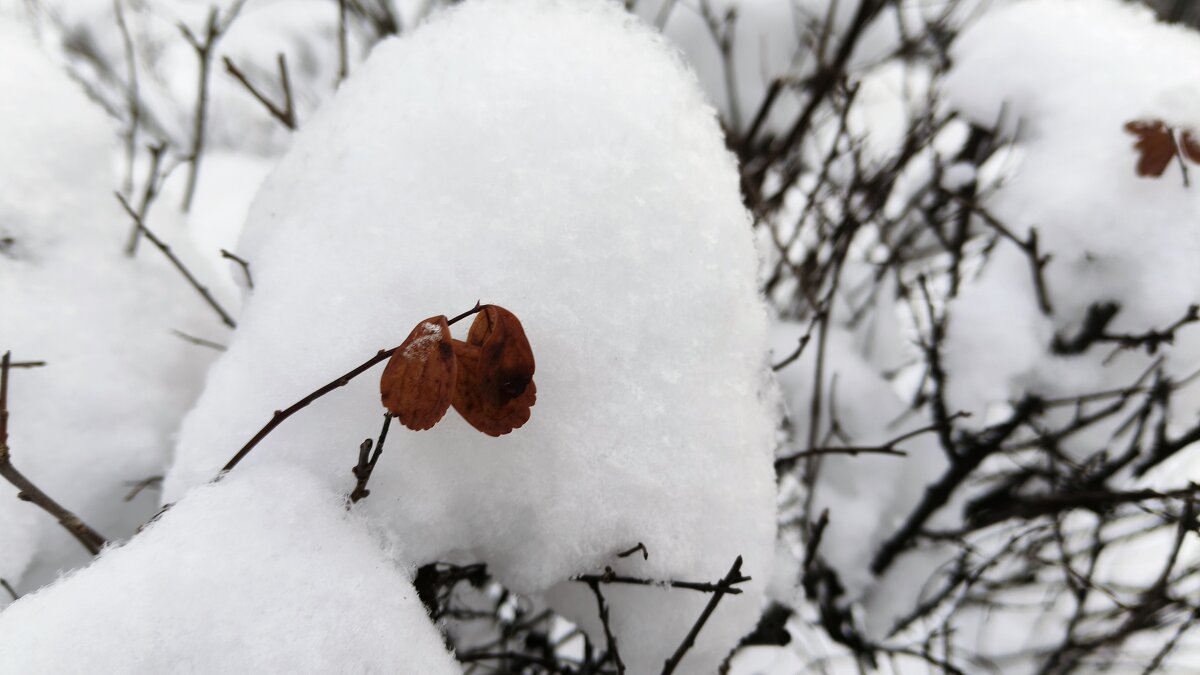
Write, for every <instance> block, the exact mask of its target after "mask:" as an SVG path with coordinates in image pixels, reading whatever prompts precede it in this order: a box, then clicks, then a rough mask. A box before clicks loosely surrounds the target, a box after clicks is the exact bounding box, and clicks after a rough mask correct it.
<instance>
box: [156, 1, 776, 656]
mask: <svg viewBox="0 0 1200 675" xmlns="http://www.w3.org/2000/svg"><path fill="white" fill-rule="evenodd" d="M238 253H239V254H240V255H242V256H243V257H245V258H247V259H249V260H250V261H251V264H252V265H253V266H254V271H255V284H256V286H255V290H254V291H253V293H252V294H251V295H250V296H249V297H248V299H247V304H246V306H245V309H244V314H243V317H242V320H241V323H240V327H239V331H238V333H237V335H236V336H235V338H234V339H233V341H232V343H231V345H230V349H229V351H228V352H227V353H226V354H225V355H224V356H223V357H222V359H221V360H220V361H219V362H218V364H217V365H216V366H215V367H214V369H213V371H212V373H211V377H210V379H209V382H208V386H207V389H206V391H205V393H204V395H203V396H202V398H201V401H200V403H199V404H198V406H197V407H196V409H195V410H194V411H193V412H192V414H191V415H190V416H189V417H188V419H187V420H186V422H185V424H184V428H183V431H182V433H181V438H180V443H179V447H178V458H177V462H176V465H175V466H174V468H173V469H172V471H171V472H170V474H169V475H168V478H167V485H166V494H165V498H166V499H167V500H168V501H171V500H176V499H179V498H180V497H182V496H183V494H184V493H185V492H186V491H187V489H188V488H190V487H192V486H195V485H197V484H200V483H203V482H205V481H207V480H209V479H210V478H211V477H212V476H213V475H214V474H216V472H217V471H218V469H219V468H220V467H221V466H222V464H224V462H225V461H226V460H227V459H228V458H229V457H230V456H231V455H232V454H233V453H234V452H235V451H236V450H237V449H238V448H239V447H241V445H242V444H243V443H244V442H245V441H246V440H247V439H249V438H250V437H251V436H253V435H254V433H255V432H256V431H257V430H258V428H259V427H261V426H262V425H263V424H264V423H265V422H266V421H267V419H268V418H269V416H270V414H271V412H272V411H274V410H277V409H281V408H283V407H285V406H287V405H289V404H291V403H293V402H294V401H296V400H298V399H300V398H301V397H303V396H304V395H305V394H307V393H309V392H311V391H313V390H314V389H316V388H318V387H319V386H321V385H322V384H324V383H326V382H328V381H329V380H331V379H333V378H335V377H337V376H338V375H340V374H341V373H344V372H346V371H348V370H350V369H351V368H352V367H353V366H355V365H357V364H358V363H360V362H362V361H364V360H365V359H367V358H368V357H370V356H371V355H373V354H375V353H376V351H377V350H378V349H380V348H384V347H391V346H394V345H396V344H397V343H398V342H399V341H400V340H401V339H403V337H404V336H405V335H406V334H407V333H408V331H409V330H410V327H411V326H412V325H413V324H414V323H415V322H416V321H419V320H420V319H422V318H424V317H428V316H430V315H436V314H440V313H445V314H447V315H454V314H457V313H458V312H460V311H463V310H465V309H468V308H470V307H471V306H472V305H474V303H475V301H476V300H477V299H482V300H483V301H484V302H493V303H497V304H500V305H503V306H504V307H506V308H508V309H509V310H511V311H513V312H514V313H515V314H516V315H517V316H519V317H520V319H521V321H522V323H523V325H524V327H525V332H526V334H527V335H528V337H529V341H530V343H531V344H532V347H533V352H534V355H535V357H536V359H537V374H536V376H535V380H536V383H537V392H538V394H537V398H538V400H537V404H536V406H535V407H534V408H533V412H532V417H531V418H530V420H529V422H528V423H527V424H526V425H525V426H524V427H522V428H521V429H518V430H515V431H514V432H512V433H511V434H508V435H506V436H503V437H500V438H490V437H488V436H484V435H483V434H480V433H478V432H477V431H475V430H474V429H472V428H470V427H469V426H468V425H467V424H466V423H465V422H464V421H462V419H461V418H459V417H458V416H457V415H448V416H447V418H446V419H445V420H443V421H442V423H441V424H439V425H438V426H437V427H436V428H434V429H432V430H430V431H425V432H420V433H412V432H407V431H405V430H404V429H402V428H400V427H399V426H398V425H393V426H392V430H391V434H390V436H389V437H388V440H387V444H386V449H385V452H384V453H383V456H382V459H381V460H380V462H379V466H378V468H377V469H376V471H375V474H374V477H373V478H372V480H371V491H372V492H371V496H370V497H369V498H368V499H367V500H366V501H365V502H363V503H361V504H360V505H359V507H358V508H359V510H361V511H363V512H364V513H366V514H367V515H368V516H369V518H371V520H372V521H373V522H375V523H377V524H378V525H379V526H380V527H382V528H384V529H385V530H386V531H388V532H390V533H391V536H395V537H396V538H397V539H398V540H399V541H402V542H404V548H405V550H406V551H407V552H408V554H409V556H410V560H411V561H412V562H413V563H416V564H421V563H425V562H429V561H433V560H438V559H446V558H449V557H451V556H455V557H456V558H458V559H463V558H466V559H477V560H480V561H483V562H486V563H487V564H488V565H489V568H490V570H491V571H492V572H494V573H495V574H496V575H497V577H498V578H499V580H500V581H502V582H503V583H505V584H507V585H509V586H510V587H511V588H513V589H514V590H517V591H520V592H526V593H536V592H539V591H544V590H546V589H549V588H550V587H551V586H554V585H555V584H558V583H560V582H566V580H567V579H569V577H571V576H573V575H575V574H579V573H583V572H598V571H601V570H602V569H603V567H604V565H606V564H611V565H613V567H614V568H615V569H617V570H618V571H620V572H622V573H626V574H633V575H638V576H644V577H651V578H676V579H688V580H707V581H715V580H716V579H719V578H720V577H721V576H723V575H724V574H725V572H726V571H727V570H728V568H729V566H730V565H731V563H732V562H733V560H734V558H735V557H736V556H738V555H741V556H743V557H744V559H745V565H744V567H743V572H744V573H745V574H748V575H750V576H752V577H754V578H755V580H754V581H752V582H750V583H748V584H745V585H744V586H745V590H746V592H745V593H743V594H742V595H739V596H736V597H729V598H726V599H725V600H724V601H723V602H722V603H721V605H720V607H719V609H718V610H717V612H716V614H715V615H714V616H713V618H712V620H710V621H709V623H708V624H707V625H706V626H705V628H704V631H703V633H702V634H701V635H700V639H699V643H698V645H697V647H696V649H694V650H693V651H692V652H690V653H689V654H688V656H687V657H686V661H685V667H686V668H687V670H688V671H689V672H705V671H709V670H712V669H714V668H715V667H716V664H717V663H718V662H719V660H720V658H721V657H723V656H724V655H725V653H727V651H728V650H729V649H730V648H731V647H732V646H733V645H734V644H735V642H736V640H737V638H739V637H740V636H741V635H742V634H743V633H744V632H746V631H748V630H749V629H750V628H751V627H752V626H753V624H754V621H755V618H756V617H757V615H758V612H759V610H760V606H759V605H760V602H761V599H762V597H763V592H764V585H765V582H766V579H767V572H768V567H769V565H770V561H771V559H772V557H773V535H774V525H773V523H774V512H775V509H774V481H773V472H772V463H771V455H772V447H773V442H774V434H773V430H774V421H775V420H774V415H773V413H772V410H773V409H774V408H773V405H772V403H771V401H770V397H769V395H768V394H767V393H766V392H767V391H769V387H767V386H766V382H767V379H766V378H767V376H766V374H765V373H766V368H765V367H764V364H765V360H766V316H765V312H764V310H763V307H762V304H761V302H760V300H759V299H758V297H757V294H756V285H755V269H756V260H755V253H754V250H753V243H752V241H751V238H750V235H749V222H748V218H747V215H746V213H745V211H744V210H743V207H742V205H741V201H740V197H739V193H738V178H737V171H736V168H735V164H734V159H733V157H732V156H731V155H730V154H728V153H727V152H726V150H725V149H724V147H723V143H722V139H721V135H720V131H719V128H718V125H717V123H716V120H715V116H714V113H713V111H712V110H711V109H710V108H709V107H708V106H707V105H705V104H704V102H703V99H702V95H701V93H700V91H699V89H698V87H697V85H696V83H695V81H694V77H693V76H692V75H691V73H690V72H689V71H687V70H686V68H685V67H684V66H683V65H682V63H681V62H680V60H679V59H678V57H676V56H675V55H674V54H673V53H672V52H671V51H670V50H669V49H667V48H666V47H664V45H663V43H662V42H661V40H660V39H659V38H657V37H656V36H654V35H653V34H652V33H651V32H650V31H649V30H648V29H646V28H644V27H642V26H641V25H639V24H638V23H637V22H636V20H635V19H633V18H631V17H629V16H627V15H626V14H624V13H623V12H622V11H621V9H620V8H619V7H618V6H616V5H613V4H607V3H600V2H570V1H550V0H520V1H518V2H487V1H483V2H476V3H470V4H467V5H465V6H463V7H461V8H458V9H454V10H450V11H448V12H446V13H445V14H443V15H441V16H440V17H438V18H435V19H433V20H432V21H430V22H429V23H427V24H426V25H425V26H423V27H422V28H420V29H419V30H417V31H416V32H415V33H414V34H413V35H412V36H411V37H408V38H405V39H401V40H396V41H391V42H385V43H383V44H381V45H379V46H378V47H377V48H376V50H375V52H374V53H373V54H372V57H371V58H370V60H369V61H368V62H367V63H366V64H365V65H364V66H363V67H362V68H361V69H360V70H358V71H357V72H356V73H355V75H354V76H353V77H352V78H351V79H350V80H349V81H348V82H347V83H346V84H345V85H344V86H343V87H342V89H341V90H340V91H339V93H338V95H337V97H336V98H335V99H334V100H333V102H332V104H331V105H329V106H328V107H326V108H324V109H323V110H322V111H321V112H320V113H319V114H318V115H317V116H315V117H314V118H313V119H312V120H310V121H309V122H308V123H307V124H306V126H305V127H304V128H303V129H302V130H301V132H300V133H299V134H298V136H297V137H296V141H295V145H294V146H293V148H292V150H291V152H290V153H289V154H288V155H287V156H286V157H285V159H284V160H283V161H282V163H281V164H280V166H279V167H278V168H277V169H276V171H275V173H274V174H273V175H272V176H271V177H270V178H269V179H268V180H267V182H266V184H265V186H264V188H263V190H262V191H261V192H260V194H259V196H258V199H257V200H256V203H255V204H254V206H253V207H252V209H251V212H250V215H249V219H248V223H247V229H246V233H245V235H244V238H243V240H242V244H241V246H240V248H239V251H238ZM468 321H469V319H468ZM452 332H453V333H454V335H455V337H457V338H459V339H462V338H464V337H465V335H466V332H467V323H466V322H464V323H462V324H458V325H456V326H454V327H452ZM379 373H380V370H378V369H376V370H373V371H371V372H370V373H368V374H367V375H366V376H363V377H361V378H359V379H358V380H356V381H354V382H352V383H351V384H350V385H349V386H347V387H345V388H344V389H339V390H337V391H336V392H335V393H333V394H331V395H329V396H327V397H326V398H324V399H322V400H320V401H318V402H317V403H316V404H314V405H312V406H309V407H308V408H307V409H305V410H303V411H302V412H300V413H299V414H298V415H296V416H295V417H293V418H292V419H289V420H288V421H287V422H286V423H284V424H283V426H281V427H280V428H279V429H277V430H276V431H275V432H273V433H272V434H271V435H270V436H268V437H267V439H266V440H265V441H264V442H263V443H262V444H261V445H260V446H258V447H257V448H256V449H255V450H254V452H253V453H252V454H251V455H250V457H249V459H248V460H247V461H246V462H245V464H246V465H248V466H253V465H258V466H278V465H282V464H296V465H303V466H306V467H308V468H309V469H310V470H312V471H313V472H314V473H315V474H316V475H318V476H321V477H322V479H323V480H324V481H326V482H327V484H328V485H329V486H331V487H333V488H336V489H339V490H343V491H348V490H349V488H350V487H351V486H352V484H353V477H352V476H351V474H350V471H349V468H350V467H351V466H352V465H353V464H354V461H355V458H356V456H357V448H358V445H359V443H360V442H361V441H362V439H363V438H365V437H368V436H374V435H376V434H377V433H378V430H379V425H380V421H381V413H382V408H381V406H380V402H379V394H378V380H377V378H378V377H379ZM240 470H242V467H239V468H238V469H237V471H240ZM638 542H643V543H644V544H645V545H646V547H647V548H648V549H649V553H650V557H649V560H642V559H641V558H640V557H630V558H627V559H622V560H618V559H616V557H615V554H616V553H617V552H619V551H622V550H625V549H627V548H629V547H631V546H633V545H635V544H636V543H638ZM606 595H607V596H608V597H609V600H610V604H611V605H612V613H613V628H614V630H615V632H616V634H617V637H618V640H619V644H620V647H621V653H622V656H623V657H624V659H625V662H626V664H627V665H628V666H629V668H630V671H631V672H652V671H656V670H659V669H660V668H661V664H662V662H663V660H664V659H665V658H667V657H668V656H669V655H670V654H671V652H672V651H674V649H675V647H676V646H677V645H678V644H679V642H680V641H681V640H682V639H683V637H684V636H685V634H686V633H687V630H688V628H689V627H690V626H691V624H692V623H693V621H694V620H695V618H696V617H697V616H698V615H699V612H700V610H701V608H702V606H703V605H704V603H705V602H706V601H707V598H706V597H704V596H702V595H701V594H698V593H693V592H680V591H675V592H667V591H662V590H658V589H647V588H625V589H616V588H613V589H612V591H611V592H608V589H606ZM553 598H554V599H553V603H554V605H555V608H556V609H558V610H560V611H562V612H564V613H565V614H567V615H568V617H569V618H572V619H573V620H591V619H594V617H595V615H596V607H595V601H594V598H592V596H591V594H590V593H589V592H588V589H587V588H586V586H582V585H581V584H577V583H572V582H567V584H566V588H559V589H557V590H556V591H555V593H554V594H553ZM593 637H594V638H598V639H599V640H600V642H599V643H601V644H602V641H603V637H602V634H594V635H593Z"/></svg>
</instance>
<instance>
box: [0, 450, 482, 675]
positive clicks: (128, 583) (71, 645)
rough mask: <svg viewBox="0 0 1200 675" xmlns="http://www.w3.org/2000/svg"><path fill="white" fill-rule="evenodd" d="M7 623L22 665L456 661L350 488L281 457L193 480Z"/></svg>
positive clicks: (10, 665)
mask: <svg viewBox="0 0 1200 675" xmlns="http://www.w3.org/2000/svg"><path fill="white" fill-rule="evenodd" d="M0 636H2V637H0V646H3V652H4V659H2V660H0V672H3V673H14V674H16V673H187V672H203V673H234V672H280V673H282V672H287V673H331V672H341V673H412V674H413V675H418V674H419V675H438V674H442V673H446V674H449V673H458V672H460V670H459V669H458V667H457V665H456V664H455V662H454V659H453V657H451V656H450V654H448V653H447V652H446V650H445V648H443V647H442V644H441V636H440V635H438V632H437V629H436V628H434V626H433V624H432V623H431V622H430V621H429V617H428V616H427V615H426V614H425V608H424V606H423V605H422V604H421V602H420V600H418V599H417V593H416V591H415V590H414V589H413V587H412V585H411V584H410V583H409V579H408V577H407V576H406V574H405V572H404V570H402V569H401V568H399V567H397V566H396V565H395V563H394V562H392V561H391V560H389V559H388V558H387V557H386V556H384V554H383V552H382V551H381V550H380V548H379V546H378V543H377V542H376V541H375V540H374V539H373V538H372V537H371V536H370V535H369V534H368V532H367V530H366V525H365V524H364V523H363V522H362V521H361V519H360V518H358V517H355V516H353V515H348V514H347V513H346V510H345V508H344V506H343V498H342V496H341V495H338V494H335V493H333V492H330V491H329V490H328V489H327V488H326V487H324V486H322V485H320V484H319V481H317V480H316V479H314V478H313V477H312V476H310V475H308V474H307V472H305V471H303V470H302V469H296V468H286V467H278V466H277V467H272V468H271V470H270V471H269V472H264V471H261V470H260V471H257V472H255V471H254V470H250V471H248V472H247V473H246V475H243V476H231V477H230V478H228V479H227V480H225V481H222V482H221V483H220V484H218V485H214V486H210V487H206V488H204V489H201V490H196V491H193V492H192V493H191V494H189V496H188V498H187V499H185V500H183V501H182V502H180V503H178V504H176V505H175V506H174V507H172V508H171V510H170V511H168V512H167V513H165V514H164V515H163V516H162V517H161V518H160V520H159V521H157V522H155V523H154V524H152V525H150V526H149V528H147V529H146V531H144V532H142V533H140V534H139V535H137V536H136V537H135V538H134V539H133V540H132V541H131V542H130V543H129V544H127V545H125V546H123V547H121V548H116V549H110V550H107V551H106V552H104V553H103V554H102V555H101V556H100V558H99V559H98V560H97V561H96V562H95V563H94V564H92V565H91V566H90V567H88V568H87V569H84V570H82V571H79V572H76V573H74V574H73V575H71V576H69V577H66V578H64V579H63V580H61V581H59V582H58V583H57V584H55V585H53V586H50V587H48V588H45V589H42V590H41V591H38V592H37V593H34V594H33V595H29V596H26V597H24V598H22V599H21V600H20V601H18V602H17V603H15V604H13V605H12V606H11V607H9V608H8V609H7V610H6V611H5V612H4V613H2V614H0ZM16 646H19V647H20V648H19V649H15V648H14V647H16Z"/></svg>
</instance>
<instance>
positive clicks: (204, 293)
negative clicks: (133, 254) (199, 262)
mask: <svg viewBox="0 0 1200 675" xmlns="http://www.w3.org/2000/svg"><path fill="white" fill-rule="evenodd" d="M113 194H115V195H116V196H117V201H119V202H121V206H122V207H123V208H124V209H125V213H128V214H129V217H130V218H132V219H133V223H134V225H136V226H137V229H138V230H139V231H141V233H142V234H144V235H146V238H147V239H149V240H150V243H152V244H154V246H155V247H156V248H157V249H158V250H160V251H162V253H163V255H165V256H167V260H170V261H171V264H172V265H174V266H175V269H177V270H179V273H180V274H182V275H183V278H184V279H186V280H187V282H188V284H190V285H191V287H192V288H194V289H196V292H197V293H199V294H200V297H202V298H204V301H205V302H206V303H208V306H209V307H212V308H213V311H215V312H216V313H217V315H218V316H220V317H221V323H223V324H225V325H226V326H229V327H230V328H237V324H236V323H234V321H233V317H231V316H229V313H228V312H226V311H225V309H224V308H223V307H221V305H220V304H219V303H218V302H217V299H216V298H214V297H213V295H212V293H210V292H209V291H208V288H206V287H205V286H202V285H201V284H200V282H199V281H197V280H196V277H195V276H193V275H192V273H191V271H190V270H189V269H188V268H187V266H186V265H184V264H183V261H181V260H180V259H179V258H178V257H176V256H175V254H174V253H173V252H172V251H171V247H170V246H167V245H166V244H165V243H163V240H161V239H159V238H158V237H157V236H155V234H154V233H153V232H151V231H150V230H149V229H148V228H147V227H146V224H145V223H144V222H142V217H141V216H140V215H138V213H137V212H136V211H134V210H133V208H132V207H131V206H129V202H127V201H125V197H123V196H122V195H121V193H119V192H115V193H113Z"/></svg>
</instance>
